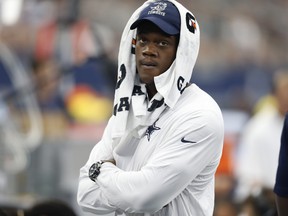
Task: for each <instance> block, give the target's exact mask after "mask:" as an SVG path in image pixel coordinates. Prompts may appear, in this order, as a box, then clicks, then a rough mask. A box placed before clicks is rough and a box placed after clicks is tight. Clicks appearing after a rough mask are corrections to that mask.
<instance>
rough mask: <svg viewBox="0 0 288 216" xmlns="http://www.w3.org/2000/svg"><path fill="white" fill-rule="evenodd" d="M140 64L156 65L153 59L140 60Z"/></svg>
mask: <svg viewBox="0 0 288 216" xmlns="http://www.w3.org/2000/svg"><path fill="white" fill-rule="evenodd" d="M140 64H141V66H144V67H156V66H157V63H156V62H154V61H149V60H140Z"/></svg>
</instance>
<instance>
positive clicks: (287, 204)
mask: <svg viewBox="0 0 288 216" xmlns="http://www.w3.org/2000/svg"><path fill="white" fill-rule="evenodd" d="M274 193H275V197H276V206H277V211H278V215H279V216H286V215H288V112H287V114H286V117H285V121H284V125H283V130H282V135H281V146H280V152H279V160H278V168H277V175H276V182H275V186H274Z"/></svg>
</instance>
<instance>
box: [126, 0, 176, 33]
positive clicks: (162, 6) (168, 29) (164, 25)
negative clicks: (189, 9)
mask: <svg viewBox="0 0 288 216" xmlns="http://www.w3.org/2000/svg"><path fill="white" fill-rule="evenodd" d="M145 20H148V21H151V22H152V23H154V24H155V25H157V26H158V27H159V28H160V29H161V30H162V31H164V32H165V33H167V34H168V35H177V34H179V33H180V23H181V19H180V14H179V11H178V9H177V8H176V6H175V5H174V4H173V3H171V2H170V1H163V0H162V1H156V2H152V3H151V4H149V5H148V6H147V7H146V8H144V9H143V10H142V11H141V13H140V16H139V18H138V19H137V20H136V21H135V22H134V23H133V24H132V25H131V27H130V29H135V28H137V27H138V26H139V24H140V23H142V22H143V21H145Z"/></svg>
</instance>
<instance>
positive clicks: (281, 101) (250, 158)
mask: <svg viewBox="0 0 288 216" xmlns="http://www.w3.org/2000/svg"><path fill="white" fill-rule="evenodd" d="M272 87H273V88H272V93H271V94H270V95H269V97H268V98H269V100H267V101H269V102H267V101H266V102H265V103H263V105H262V107H261V109H259V110H258V112H257V113H256V114H255V115H254V116H252V118H251V119H250V120H249V121H248V123H247V124H246V125H245V128H244V130H243V131H242V134H241V137H240V141H239V146H238V147H239V148H238V149H237V152H236V157H237V158H236V166H235V176H236V179H237V186H236V192H235V196H236V200H238V201H244V200H245V199H246V198H248V197H249V196H253V197H258V198H259V199H261V202H262V203H263V202H266V205H265V208H266V209H265V208H264V209H263V208H262V214H264V213H263V212H265V211H275V205H274V195H273V187H274V183H275V177H276V170H277V164H278V154H279V149H280V144H279V142H277V140H280V136H281V131H282V127H283V122H284V116H285V113H286V112H287V110H288V71H287V70H277V71H276V72H275V74H274V79H273V86H272ZM271 101H273V102H271ZM262 207H264V206H262ZM271 209H273V210H271Z"/></svg>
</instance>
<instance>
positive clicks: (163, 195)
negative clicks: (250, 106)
mask: <svg viewBox="0 0 288 216" xmlns="http://www.w3.org/2000/svg"><path fill="white" fill-rule="evenodd" d="M202 114H203V113H202ZM223 131H224V130H223V122H222V119H219V116H218V115H215V114H214V113H212V112H209V113H205V114H203V115H197V116H194V117H191V118H189V119H187V120H185V121H184V122H183V121H182V122H181V125H180V124H179V125H177V124H175V125H174V126H173V128H171V129H170V130H169V131H168V132H167V136H166V138H165V139H163V141H162V142H161V143H158V144H157V147H156V149H155V151H154V153H153V155H152V156H151V157H150V159H149V161H148V162H147V164H146V165H144V166H143V167H142V168H141V169H140V170H139V171H123V170H121V169H119V168H117V167H116V166H114V165H113V164H110V163H104V164H103V166H102V168H101V174H100V175H99V176H98V178H97V184H98V185H99V187H100V188H101V191H102V192H103V194H105V198H106V199H107V202H108V203H110V205H111V206H117V208H119V209H121V210H123V211H125V212H129V213H141V212H146V213H148V212H149V213H154V212H156V211H158V210H160V209H161V208H163V207H164V206H165V205H166V204H168V203H169V202H171V201H172V200H173V199H175V198H176V197H177V196H178V195H179V194H180V193H181V192H182V191H183V190H184V189H185V188H186V187H187V185H189V184H190V183H191V182H192V181H193V180H195V178H196V177H198V178H199V179H197V181H199V182H197V184H199V185H198V186H197V188H198V190H200V191H201V190H202V189H203V190H205V184H207V182H210V181H212V179H214V173H215V171H216V168H217V166H218V164H219V161H220V158H221V153H222V145H223V134H224V132H223ZM182 138H185V140H186V141H185V140H184V142H183V139H182ZM181 140H182V141H181ZM203 170H204V171H203ZM200 173H201V176H200V177H199V174H200Z"/></svg>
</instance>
